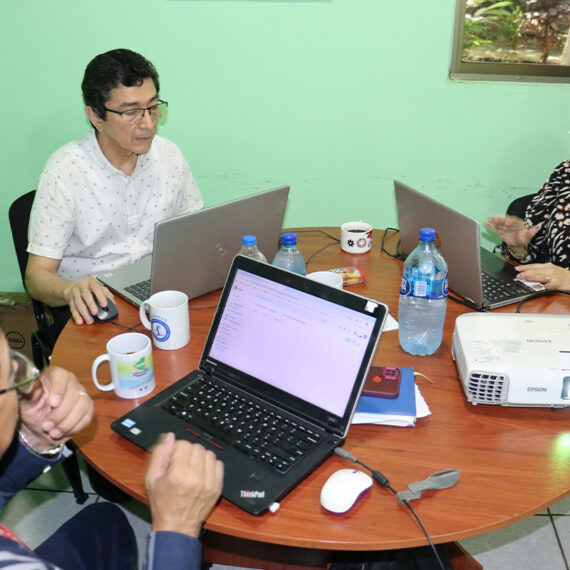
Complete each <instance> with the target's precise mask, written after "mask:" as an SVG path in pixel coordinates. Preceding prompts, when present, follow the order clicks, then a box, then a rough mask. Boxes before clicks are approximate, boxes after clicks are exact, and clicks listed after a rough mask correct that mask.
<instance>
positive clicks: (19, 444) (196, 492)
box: [0, 330, 223, 570]
mask: <svg viewBox="0 0 570 570" xmlns="http://www.w3.org/2000/svg"><path fill="white" fill-rule="evenodd" d="M92 416H93V402H92V400H91V398H90V397H89V395H88V394H87V392H86V391H85V390H84V389H83V387H82V386H81V384H79V382H78V381H77V379H76V378H75V376H74V375H73V374H71V373H69V372H67V371H66V370H63V369H62V368H57V367H50V368H47V369H46V370H44V371H43V372H40V371H38V370H37V369H36V368H35V367H34V365H33V363H31V362H30V361H29V360H28V359H27V357H26V356H24V355H22V354H20V353H18V352H15V351H12V350H11V349H10V347H9V346H8V343H7V341H6V337H5V336H4V334H3V333H2V331H1V330H0V509H1V508H3V507H4V505H5V504H6V503H7V502H8V501H9V500H10V499H11V498H12V497H13V496H14V495H15V494H16V493H17V492H18V491H19V490H21V489H23V488H24V487H26V486H27V485H28V483H30V482H31V481H33V480H34V479H35V478H36V477H37V476H39V475H41V474H42V472H45V470H46V468H49V467H50V466H51V465H54V464H56V463H57V462H58V461H61V459H62V458H63V456H64V455H65V442H66V441H68V440H69V438H70V437H71V436H73V435H74V434H76V433H78V432H79V431H80V430H82V429H83V428H85V427H86V426H87V425H88V424H89V423H90V422H91V419H92ZM222 481H223V464H222V463H221V462H220V461H218V460H217V459H216V457H215V455H214V454H213V453H212V452H211V451H206V450H205V449H204V448H203V447H202V446H200V445H192V444H190V443H189V442H187V441H175V439H174V435H173V434H171V433H170V434H167V435H165V436H164V437H163V439H162V441H161V442H160V443H159V444H158V445H157V446H156V447H155V449H154V451H153V453H152V455H151V459H150V463H149V467H148V469H147V473H146V487H147V493H148V497H149V503H150V510H151V515H152V529H151V533H150V535H149V538H148V544H147V550H146V554H145V556H144V562H143V564H142V568H144V569H145V570H161V569H163V568H168V569H170V570H179V569H186V570H200V568H201V562H202V553H201V545H200V542H199V540H198V535H199V533H200V530H201V526H202V523H203V522H204V520H205V519H206V518H207V516H208V514H209V513H210V511H211V509H212V507H213V506H214V504H215V503H216V501H217V500H218V498H219V496H220V493H221V489H222ZM137 558H138V556H137V545H136V539H135V536H134V532H133V530H132V528H131V526H130V524H129V522H128V520H127V518H126V517H125V515H124V513H123V512H122V510H121V509H120V507H118V506H117V505H115V504H112V503H107V502H99V503H93V504H90V505H88V506H86V507H84V508H83V509H82V510H81V511H80V512H79V513H78V514H77V515H75V516H74V517H73V518H71V519H70V520H69V521H67V522H66V523H64V524H63V525H62V526H61V527H60V528H59V529H58V530H57V531H56V532H55V533H54V534H53V535H51V536H50V537H47V538H46V540H45V541H44V542H43V543H42V544H40V545H39V546H37V547H36V548H35V549H34V550H33V551H32V550H31V549H30V548H29V547H28V546H27V545H26V544H25V543H24V542H23V540H22V539H21V538H19V537H17V536H15V535H14V534H13V533H12V532H11V531H10V529H8V528H6V527H5V526H4V525H2V524H0V568H18V569H19V570H28V569H29V570H32V569H33V570H57V569H62V570H131V569H132V570H135V569H136V568H137V567H138V564H137Z"/></svg>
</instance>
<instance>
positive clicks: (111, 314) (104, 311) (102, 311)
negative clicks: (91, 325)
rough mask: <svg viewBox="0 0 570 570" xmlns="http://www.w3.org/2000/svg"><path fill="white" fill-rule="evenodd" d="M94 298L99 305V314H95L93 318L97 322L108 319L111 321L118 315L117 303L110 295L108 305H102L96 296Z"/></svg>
mask: <svg viewBox="0 0 570 570" xmlns="http://www.w3.org/2000/svg"><path fill="white" fill-rule="evenodd" d="M94 300H95V304H96V305H97V314H96V315H93V319H94V320H95V322H96V323H106V322H107V321H110V320H111V319H114V318H116V317H117V316H118V314H119V311H117V307H116V306H115V303H113V301H111V299H109V297H107V306H106V307H101V305H100V304H99V302H98V301H97V298H96V297H94Z"/></svg>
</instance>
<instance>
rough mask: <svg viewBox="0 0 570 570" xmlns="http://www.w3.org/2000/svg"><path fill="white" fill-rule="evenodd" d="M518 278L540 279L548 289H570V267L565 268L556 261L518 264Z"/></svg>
mask: <svg viewBox="0 0 570 570" xmlns="http://www.w3.org/2000/svg"><path fill="white" fill-rule="evenodd" d="M515 269H516V270H517V271H518V272H519V273H518V276H517V278H518V279H526V280H527V281H539V282H540V283H544V286H545V287H546V288H547V289H562V290H563V291H570V269H564V267H560V266H559V265H554V263H529V264H526V265H517V266H516V267H515Z"/></svg>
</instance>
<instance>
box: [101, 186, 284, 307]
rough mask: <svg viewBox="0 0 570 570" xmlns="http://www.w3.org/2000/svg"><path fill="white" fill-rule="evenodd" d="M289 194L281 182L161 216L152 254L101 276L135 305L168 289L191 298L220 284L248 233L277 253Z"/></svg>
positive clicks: (265, 248) (264, 249)
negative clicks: (194, 209) (252, 191)
mask: <svg viewBox="0 0 570 570" xmlns="http://www.w3.org/2000/svg"><path fill="white" fill-rule="evenodd" d="M288 196H289V186H280V187H279V188H274V189H272V190H267V191H265V192H259V193H257V194H252V195H250V196H246V197H245V198H238V199H237V200H232V201H230V202H225V203H223V204H219V205H217V206H212V207H211V208H205V209H204V210H199V211H197V212H192V213H190V214H183V215H181V216H177V217H175V218H170V219H168V220H163V221H162V222H158V223H157V224H156V226H155V230H154V245H153V253H152V255H148V256H146V257H144V258H143V259H141V260H139V261H137V262H136V263H132V264H130V265H127V266H125V267H121V268H120V269H116V270H114V271H107V272H104V273H99V274H98V275H96V277H97V279H98V280H99V281H100V282H101V283H103V284H104V285H106V286H107V287H108V288H109V289H111V291H113V292H114V293H117V294H118V295H119V296H121V297H123V298H124V299H126V300H127V301H130V302H131V303H133V304H134V305H136V306H140V305H141V303H142V302H143V301H144V300H146V299H148V298H149V297H150V295H152V294H153V293H155V292H157V291H164V290H166V289H175V290H177V291H183V292H184V293H186V294H187V295H188V298H189V299H193V298H195V297H199V296H200V295H204V294H205V293H209V292H210V291H213V290H215V289H219V288H220V287H222V286H223V285H224V282H225V280H226V276H227V273H228V270H229V268H230V266H231V264H232V261H233V258H234V256H235V255H236V254H237V253H238V251H239V250H240V249H241V238H242V237H243V236H244V235H246V234H253V235H255V236H256V237H257V244H258V247H259V249H260V251H262V252H263V254H264V255H265V256H266V257H267V259H268V260H269V261H271V260H272V259H273V257H274V256H275V254H276V253H277V249H278V247H279V236H280V234H281V229H282V226H283V217H284V215H285V206H286V205H287V198H288Z"/></svg>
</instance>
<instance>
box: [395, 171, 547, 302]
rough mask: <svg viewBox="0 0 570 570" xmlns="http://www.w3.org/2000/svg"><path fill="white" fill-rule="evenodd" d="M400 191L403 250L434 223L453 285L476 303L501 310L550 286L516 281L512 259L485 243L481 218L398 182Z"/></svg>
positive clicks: (409, 249)
mask: <svg viewBox="0 0 570 570" xmlns="http://www.w3.org/2000/svg"><path fill="white" fill-rule="evenodd" d="M394 190H395V195H396V207H397V211H398V227H399V230H400V251H401V252H402V254H403V255H404V256H407V255H409V254H410V253H411V252H412V250H413V249H414V248H415V247H416V246H417V245H418V234H419V230H420V228H423V227H433V228H434V229H435V231H436V247H437V248H438V249H439V251H440V252H441V254H442V255H443V257H444V258H445V260H446V262H447V266H448V272H449V288H450V289H452V290H453V291H455V292H456V293H458V294H459V295H461V296H462V297H463V298H465V299H467V300H468V301H469V302H470V303H472V304H473V305H475V306H476V307H478V308H480V309H482V310H491V309H497V308H499V307H503V306H505V305H510V304H512V303H518V302H519V301H521V300H522V299H524V298H525V297H527V296H528V295H530V294H532V293H535V292H536V291H539V290H541V289H543V288H544V287H543V286H542V285H541V284H527V283H524V282H522V281H521V280H519V279H516V276H517V272H516V271H515V268H514V266H513V264H512V263H510V262H509V261H507V260H505V259H504V258H502V257H499V256H498V255H495V254H493V253H491V252H490V251H489V250H487V249H485V248H483V247H481V245H480V229H479V222H477V221H476V220H473V219H471V218H469V217H468V216H465V215H464V214H462V213H461V212H458V211H457V210H454V209H453V208H450V207H449V206H447V205H445V204H442V203H441V202H438V201H437V200H435V199H433V198H431V197H429V196H427V195H425V194H423V193H422V192H419V191H418V190H415V189H414V188H411V187H410V186H408V185H407V184H404V183H403V182H400V181H398V180H394Z"/></svg>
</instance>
